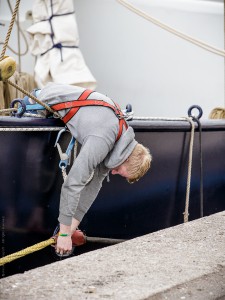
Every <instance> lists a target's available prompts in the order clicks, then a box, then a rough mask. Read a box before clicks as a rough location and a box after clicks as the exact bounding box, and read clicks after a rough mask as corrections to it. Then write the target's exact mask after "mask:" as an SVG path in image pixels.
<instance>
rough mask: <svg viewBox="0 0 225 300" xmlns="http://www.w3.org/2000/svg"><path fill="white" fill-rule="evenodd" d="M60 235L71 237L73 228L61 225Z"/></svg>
mask: <svg viewBox="0 0 225 300" xmlns="http://www.w3.org/2000/svg"><path fill="white" fill-rule="evenodd" d="M59 235H60V236H69V235H71V226H67V225H64V224H60V230H59Z"/></svg>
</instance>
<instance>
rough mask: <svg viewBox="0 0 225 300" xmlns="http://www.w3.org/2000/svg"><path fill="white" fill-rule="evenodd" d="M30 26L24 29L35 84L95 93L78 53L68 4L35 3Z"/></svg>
mask: <svg viewBox="0 0 225 300" xmlns="http://www.w3.org/2000/svg"><path fill="white" fill-rule="evenodd" d="M32 12H33V20H34V24H33V25H32V26H30V27H29V28H28V29H27V32H28V33H29V36H30V39H31V41H30V51H31V53H32V54H33V55H35V56H36V57H37V60H36V65H35V69H34V77H35V81H36V83H37V85H38V87H39V88H43V86H45V85H46V84H47V83H48V82H49V81H53V82H57V83H63V84H75V85H80V86H83V87H87V88H91V89H95V87H96V80H95V78H94V77H93V75H92V74H91V72H90V70H89V68H88V67H87V66H86V63H85V61H84V58H83V55H82V53H81V51H80V49H79V33H78V28H77V22H76V17H75V12H74V7H73V1H72V0H35V1H34V4H33V8H32Z"/></svg>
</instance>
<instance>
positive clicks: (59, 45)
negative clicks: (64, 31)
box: [53, 43, 63, 49]
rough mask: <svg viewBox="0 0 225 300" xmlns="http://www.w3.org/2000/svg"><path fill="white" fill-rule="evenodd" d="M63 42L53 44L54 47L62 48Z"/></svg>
mask: <svg viewBox="0 0 225 300" xmlns="http://www.w3.org/2000/svg"><path fill="white" fill-rule="evenodd" d="M62 47H63V46H62V44H61V43H57V44H54V45H53V48H57V49H62Z"/></svg>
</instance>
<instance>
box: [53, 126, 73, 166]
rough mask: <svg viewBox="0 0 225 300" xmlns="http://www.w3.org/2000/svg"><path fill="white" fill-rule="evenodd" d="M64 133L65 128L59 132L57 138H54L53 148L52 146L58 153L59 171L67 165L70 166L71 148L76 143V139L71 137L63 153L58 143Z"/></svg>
mask: <svg viewBox="0 0 225 300" xmlns="http://www.w3.org/2000/svg"><path fill="white" fill-rule="evenodd" d="M66 131H68V130H67V128H66V127H65V128H63V129H61V130H60V131H59V133H58V135H57V138H56V142H55V146H54V147H57V149H58V152H59V157H60V162H59V167H60V169H65V168H66V167H67V166H68V165H70V160H71V151H72V149H73V146H74V144H75V141H76V139H75V138H74V137H73V136H72V138H71V140H70V142H69V145H68V147H67V149H66V152H63V151H62V148H61V146H60V144H59V143H58V141H59V139H60V137H61V135H62V133H64V132H66Z"/></svg>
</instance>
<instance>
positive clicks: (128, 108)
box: [126, 104, 132, 113]
mask: <svg viewBox="0 0 225 300" xmlns="http://www.w3.org/2000/svg"><path fill="white" fill-rule="evenodd" d="M126 112H128V113H129V112H132V105H131V104H127V106H126Z"/></svg>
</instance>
